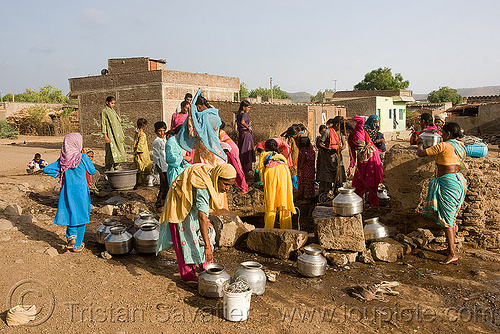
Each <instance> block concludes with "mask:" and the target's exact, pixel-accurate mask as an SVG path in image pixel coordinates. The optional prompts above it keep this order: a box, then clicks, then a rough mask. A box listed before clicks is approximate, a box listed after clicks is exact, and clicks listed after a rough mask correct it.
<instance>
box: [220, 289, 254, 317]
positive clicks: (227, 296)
mask: <svg viewBox="0 0 500 334" xmlns="http://www.w3.org/2000/svg"><path fill="white" fill-rule="evenodd" d="M222 296H223V301H224V305H223V307H224V318H225V319H226V320H229V321H245V320H247V319H248V312H250V298H251V297H252V290H250V291H246V292H239V293H233V292H226V291H224V292H223V293H222Z"/></svg>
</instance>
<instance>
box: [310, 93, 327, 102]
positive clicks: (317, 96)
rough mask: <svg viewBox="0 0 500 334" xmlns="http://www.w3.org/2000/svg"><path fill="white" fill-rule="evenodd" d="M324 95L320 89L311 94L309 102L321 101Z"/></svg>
mask: <svg viewBox="0 0 500 334" xmlns="http://www.w3.org/2000/svg"><path fill="white" fill-rule="evenodd" d="M324 97H325V93H323V92H322V91H318V92H317V93H316V95H314V96H311V102H321V101H323V98H324Z"/></svg>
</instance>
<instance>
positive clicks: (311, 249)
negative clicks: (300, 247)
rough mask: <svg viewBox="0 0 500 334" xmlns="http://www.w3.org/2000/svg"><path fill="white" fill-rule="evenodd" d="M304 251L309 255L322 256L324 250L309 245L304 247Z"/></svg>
mask: <svg viewBox="0 0 500 334" xmlns="http://www.w3.org/2000/svg"><path fill="white" fill-rule="evenodd" d="M304 251H305V252H306V253H307V254H309V255H318V254H321V252H322V249H321V248H319V247H317V246H312V245H309V246H306V247H304Z"/></svg>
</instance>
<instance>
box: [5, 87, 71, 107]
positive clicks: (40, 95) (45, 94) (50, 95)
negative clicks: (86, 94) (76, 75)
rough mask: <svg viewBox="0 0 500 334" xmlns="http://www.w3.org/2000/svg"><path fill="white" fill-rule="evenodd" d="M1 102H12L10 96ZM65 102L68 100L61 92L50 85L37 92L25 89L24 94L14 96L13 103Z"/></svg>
mask: <svg viewBox="0 0 500 334" xmlns="http://www.w3.org/2000/svg"><path fill="white" fill-rule="evenodd" d="M3 100H4V101H5V102H10V101H12V94H6V95H5V96H4V97H3ZM67 101H68V98H67V97H66V96H65V95H64V94H63V92H62V90H60V89H57V88H54V87H52V86H51V85H46V86H45V87H41V88H40V90H39V91H38V92H37V91H36V90H32V89H31V88H27V89H26V91H24V93H21V94H15V95H14V102H38V103H66V102H67Z"/></svg>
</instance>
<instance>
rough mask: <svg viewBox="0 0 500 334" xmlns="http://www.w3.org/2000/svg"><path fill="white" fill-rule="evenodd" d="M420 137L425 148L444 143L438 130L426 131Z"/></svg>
mask: <svg viewBox="0 0 500 334" xmlns="http://www.w3.org/2000/svg"><path fill="white" fill-rule="evenodd" d="M418 137H419V138H420V139H421V140H422V143H423V145H424V148H429V147H432V146H434V145H437V144H439V143H440V142H442V141H443V138H442V137H441V135H439V134H438V130H437V129H425V130H424V132H422V133H421V134H420V136H418Z"/></svg>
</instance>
